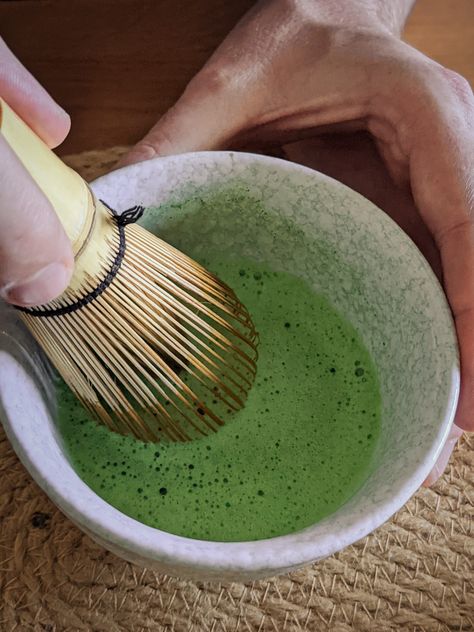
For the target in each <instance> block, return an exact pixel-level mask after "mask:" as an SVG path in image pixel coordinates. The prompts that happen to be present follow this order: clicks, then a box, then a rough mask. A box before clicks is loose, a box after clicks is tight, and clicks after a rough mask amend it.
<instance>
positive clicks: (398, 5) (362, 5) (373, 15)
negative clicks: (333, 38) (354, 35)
mask: <svg viewBox="0 0 474 632" xmlns="http://www.w3.org/2000/svg"><path fill="white" fill-rule="evenodd" d="M299 1H301V0H296V2H297V3H299ZM302 1H303V2H305V3H306V0H302ZM310 4H311V7H312V10H313V15H316V17H319V18H320V19H321V21H323V22H328V23H331V24H334V23H335V22H337V23H338V24H340V25H341V26H345V25H347V26H352V27H356V28H383V29H386V30H387V31H389V32H390V33H393V34H394V35H397V36H399V35H400V34H401V32H402V30H403V27H404V25H405V22H406V20H407V18H408V15H409V13H410V11H411V9H412V7H413V5H414V4H415V0H310Z"/></svg>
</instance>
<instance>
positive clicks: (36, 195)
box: [0, 38, 74, 306]
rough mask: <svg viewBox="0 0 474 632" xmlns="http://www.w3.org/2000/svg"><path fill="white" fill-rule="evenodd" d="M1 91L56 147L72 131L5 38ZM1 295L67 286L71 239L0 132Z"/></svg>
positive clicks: (16, 296)
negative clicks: (8, 46)
mask: <svg viewBox="0 0 474 632" xmlns="http://www.w3.org/2000/svg"><path fill="white" fill-rule="evenodd" d="M0 96H1V97H2V98H3V99H4V100H5V101H6V102H7V103H8V105H9V106H10V107H11V108H12V109H13V110H15V111H16V113H17V114H18V115H19V116H20V117H21V118H22V119H23V120H24V121H25V122H26V123H27V124H28V125H29V126H30V127H31V128H32V129H33V130H34V131H35V132H36V134H37V135H38V136H40V137H41V138H42V139H43V140H44V141H45V142H46V143H47V144H48V145H49V146H50V147H55V146H56V145H58V144H59V143H60V142H62V141H63V140H64V138H65V137H66V135H67V133H68V131H69V126H70V120H69V116H68V115H67V114H66V113H65V112H64V111H63V110H62V109H61V108H60V107H59V106H58V105H57V104H56V103H55V102H54V101H53V100H52V99H51V97H50V96H49V95H48V94H47V92H46V91H45V90H44V89H43V88H42V87H41V86H40V84H39V83H38V82H37V81H36V80H35V79H34V78H33V77H32V76H31V75H30V73H29V72H28V71H27V70H26V68H24V67H23V66H22V65H21V64H20V62H19V61H18V60H17V59H16V57H15V56H14V55H13V54H12V53H11V51H10V50H9V49H8V48H7V46H6V44H5V43H4V42H3V40H2V39H1V38H0ZM0 164H1V169H0V296H1V297H2V298H3V299H4V300H6V301H8V302H10V303H14V304H17V305H22V306H30V305H40V304H42V303H46V302H48V301H49V300H51V299H53V298H56V296H58V295H59V294H61V292H62V291H63V290H64V289H65V288H66V287H67V285H68V283H69V279H70V276H71V274H72V270H73V266H74V258H73V254H72V248H71V244H70V242H69V239H68V238H67V236H66V234H65V232H64V230H63V228H62V226H61V224H60V222H59V220H58V217H57V215H56V213H55V211H54V209H53V207H52V206H51V204H50V202H49V200H48V199H47V198H46V196H45V195H44V194H43V193H42V191H41V190H40V189H39V188H38V186H37V185H36V183H35V182H34V181H33V179H32V178H31V177H30V175H29V174H28V172H27V171H26V169H25V168H24V167H23V165H22V163H21V162H20V161H19V160H18V158H17V157H16V155H15V154H14V152H13V151H12V150H11V148H10V147H9V145H8V144H7V142H6V141H5V139H4V138H3V137H2V136H1V134H0Z"/></svg>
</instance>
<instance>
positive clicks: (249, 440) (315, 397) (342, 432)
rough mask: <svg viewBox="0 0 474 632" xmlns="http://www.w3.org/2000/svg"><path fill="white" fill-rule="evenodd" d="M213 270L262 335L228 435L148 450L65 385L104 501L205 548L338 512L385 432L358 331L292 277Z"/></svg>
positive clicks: (216, 263) (68, 429)
mask: <svg viewBox="0 0 474 632" xmlns="http://www.w3.org/2000/svg"><path fill="white" fill-rule="evenodd" d="M221 257H222V255H220V256H216V257H214V256H209V255H208V256H207V260H206V261H205V262H203V263H204V264H205V265H206V266H207V267H208V268H209V269H211V270H212V271H214V272H215V273H217V274H218V276H219V277H220V278H222V280H224V281H226V282H227V283H228V284H229V285H230V286H231V287H232V288H233V289H234V290H235V291H236V293H237V295H238V296H239V298H240V299H241V300H242V302H243V303H244V304H245V305H246V306H247V308H248V309H249V311H250V313H251V314H252V317H253V319H254V323H255V326H256V328H257V330H258V332H259V334H260V346H259V361H258V373H257V380H256V384H255V386H254V387H253V389H252V391H251V392H250V395H249V398H248V401H247V404H246V406H245V408H244V409H243V410H241V411H240V412H238V413H237V414H236V415H235V416H234V417H233V418H232V420H231V421H230V422H229V423H228V424H227V425H226V426H225V427H223V428H222V429H220V430H219V431H218V432H217V433H216V434H212V435H210V436H208V437H206V438H204V439H200V440H197V441H193V442H190V443H187V444H171V443H166V444H165V443H164V442H163V443H160V444H144V443H141V442H139V441H136V440H135V439H132V438H129V437H122V436H119V435H117V434H114V433H112V432H110V431H108V430H107V429H106V428H105V427H102V426H98V425H96V424H95V423H94V422H93V421H91V420H90V419H89V418H88V415H87V413H86V412H85V411H84V409H83V408H82V407H81V405H80V404H78V403H77V402H76V400H75V398H74V396H73V395H72V394H71V393H70V392H69V390H68V389H67V388H66V387H65V386H62V387H59V422H58V423H59V428H60V432H61V434H62V437H63V439H64V443H65V446H66V448H67V451H68V452H69V454H70V457H71V459H72V463H73V465H74V467H75V468H76V471H77V472H78V474H79V475H80V476H81V477H82V478H83V480H84V481H85V482H86V483H87V484H88V485H89V486H90V487H91V488H92V489H93V490H94V491H95V492H96V493H97V494H98V495H99V496H101V497H102V498H103V499H104V500H106V501H107V502H109V503H110V504H111V505H113V506H114V507H116V508H117V509H119V510H121V511H122V512H123V513H125V514H127V515H129V516H132V517H134V518H136V519H138V520H140V521H141V522H144V523H146V524H148V525H150V526H153V527H157V528H159V529H163V530H165V531H168V532H170V533H174V534H176V535H183V536H188V537H192V538H199V539H203V540H219V541H242V540H259V539H262V538H268V537H272V536H277V535H283V534H286V533H291V532H294V531H296V530H298V529H302V528H304V527H307V526H309V525H311V524H313V523H314V522H316V521H318V520H321V518H324V517H325V516H327V515H328V514H331V513H333V512H334V511H335V510H336V509H338V508H339V507H340V506H341V505H342V504H343V503H344V502H345V501H347V500H348V499H349V498H350V497H351V496H353V494H354V493H355V492H356V491H357V489H358V488H359V487H360V486H361V485H362V483H363V482H364V480H365V478H366V477H367V474H368V471H369V467H370V462H371V457H372V455H373V452H374V448H375V445H376V442H377V437H378V434H379V427H380V395H379V388H378V383H377V377H376V373H375V369H374V365H373V363H372V361H371V358H370V357H369V354H368V352H367V350H366V349H365V348H364V345H363V343H362V341H361V339H360V338H359V336H358V334H357V333H356V331H355V330H354V328H353V327H352V326H351V325H350V323H348V322H347V321H345V320H344V319H343V318H341V316H340V315H339V314H338V313H337V312H336V311H335V310H334V309H333V308H332V307H331V305H330V304H329V303H328V302H327V301H326V299H324V298H323V297H321V296H318V295H317V294H314V292H313V291H312V290H311V289H310V288H309V286H308V285H307V284H306V283H305V282H303V281H302V280H299V279H297V278H295V277H293V276H291V275H289V274H285V273H280V272H278V273H276V272H272V271H271V270H269V269H267V268H266V267H265V266H262V265H260V264H257V263H254V262H250V261H243V260H242V261H223V260H222V258H221Z"/></svg>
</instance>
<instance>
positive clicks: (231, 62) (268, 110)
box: [0, 0, 474, 484]
mask: <svg viewBox="0 0 474 632" xmlns="http://www.w3.org/2000/svg"><path fill="white" fill-rule="evenodd" d="M412 4H413V3H412V2H411V0H392V2H390V3H387V2H385V1H383V0H338V2H328V1H327V0H266V1H264V2H259V3H257V4H256V5H255V6H254V8H253V9H252V10H251V11H250V12H249V13H248V14H247V15H246V16H245V17H244V18H243V19H242V20H241V22H239V24H237V26H236V27H235V28H234V29H233V30H232V32H231V33H230V34H229V35H228V36H227V38H226V39H225V40H224V41H223V43H222V44H221V45H220V46H219V48H218V49H217V50H216V51H215V53H214V54H213V55H212V57H211V58H210V59H209V61H208V62H207V63H206V65H205V66H204V67H203V68H202V70H201V71H200V72H199V73H198V74H197V75H196V76H195V77H194V78H193V79H192V81H191V82H190V83H189V85H188V86H187V88H186V90H185V91H184V93H183V95H182V96H181V98H180V99H179V100H178V101H177V103H176V104H175V105H174V107H172V108H171V110H169V111H168V112H167V113H166V114H165V115H164V116H163V117H162V118H161V119H160V120H159V121H158V122H157V124H156V125H155V126H154V127H153V128H152V129H151V130H150V132H149V133H148V134H147V135H146V136H145V138H143V139H142V140H141V141H140V142H139V143H138V144H137V145H136V146H135V147H134V148H133V149H132V150H131V151H130V152H129V153H128V155H126V156H125V157H124V159H123V160H122V163H121V164H122V165H124V164H131V163H133V162H137V161H141V160H147V159H149V158H152V157H154V156H164V155H169V154H174V153H181V152H185V151H197V150H206V149H222V148H234V149H247V150H254V151H255V150H257V151H261V150H265V151H273V150H275V151H277V152H281V151H282V149H281V146H282V143H283V144H284V148H283V152H284V155H286V156H287V157H289V158H291V159H295V160H299V161H301V162H304V163H305V164H309V165H310V166H313V167H315V168H318V169H320V170H321V171H325V172H327V173H329V174H330V175H333V176H335V177H337V178H339V179H341V180H342V181H344V182H347V183H348V184H350V185H351V186H353V187H354V188H356V189H357V190H359V191H360V192H362V193H363V194H365V195H367V197H369V198H370V199H372V200H373V201H374V202H376V203H377V204H378V205H379V206H381V207H382V208H383V209H384V210H385V211H386V212H387V213H389V214H390V215H391V216H392V217H393V218H394V219H395V221H398V223H399V224H400V225H401V226H402V227H403V228H404V230H406V232H407V233H408V234H409V235H410V236H411V237H412V238H413V239H414V240H415V242H416V243H417V244H418V245H419V247H420V248H421V249H422V251H423V252H424V253H425V255H426V257H427V258H428V260H429V261H430V262H431V264H432V266H433V268H434V270H435V272H436V273H437V274H438V275H439V277H440V279H441V280H442V282H443V284H444V287H445V290H446V294H447V296H448V299H449V302H450V305H451V308H452V311H453V315H454V318H455V321H456V328H457V333H458V338H459V343H460V348H461V365H462V366H461V368H462V385H461V399H460V404H459V408H458V412H457V416H456V424H457V425H456V426H454V427H453V430H452V432H451V435H450V437H449V439H448V441H447V443H446V446H445V448H444V450H443V454H442V455H441V457H440V459H439V461H438V463H437V465H436V467H435V468H434V470H433V472H432V474H431V475H430V477H429V479H428V480H427V484H430V483H432V482H434V481H435V480H436V479H437V478H438V477H439V475H440V474H441V473H442V472H443V470H444V468H445V466H446V464H447V461H448V459H449V455H450V453H451V451H452V449H453V448H454V446H455V444H456V441H457V439H458V437H459V436H460V435H461V434H462V429H464V430H473V429H474V414H473V411H474V327H473V326H472V325H471V322H472V318H473V316H474V225H473V219H472V218H473V212H474V125H473V122H474V97H473V94H472V91H471V88H470V86H469V84H468V83H467V82H466V80H465V79H463V78H462V77H460V76H459V75H457V74H456V73H454V72H452V71H450V70H447V69H446V68H443V67H442V66H440V65H439V64H437V63H435V62H434V61H432V60H430V59H428V58H427V57H425V56H424V55H422V54H421V53H420V52H418V51H416V50H415V49H413V48H411V47H410V46H408V45H407V44H405V43H403V42H402V41H401V40H400V38H399V36H400V33H401V31H402V28H403V24H404V21H405V19H406V17H407V15H408V12H409V10H410V8H411V5H412ZM5 54H7V55H11V53H9V52H7V53H5V49H2V50H1V51H0V55H1V56H4V55H5ZM8 59H10V58H8V57H7V60H8ZM16 63H18V62H16ZM22 72H26V71H24V69H23V71H22ZM3 77H4V75H3ZM3 81H5V78H3ZM38 89H39V88H38V87H35V89H34V90H33V89H32V90H31V91H30V95H31V93H32V92H34V91H35V90H38ZM0 90H4V87H3V85H2V79H1V77H0ZM36 103H37V101H36ZM46 107H49V108H52V107H53V106H52V105H51V104H50V105H49V106H46ZM51 112H52V110H50V114H49V115H48V116H50V117H51V116H53V117H54V115H52V114H51ZM48 116H45V115H44V114H42V119H41V120H42V125H44V123H45V121H47V120H51V119H50V118H48ZM29 120H30V121H31V120H32V119H29ZM62 120H63V119H62ZM62 124H63V125H64V122H63V123H62ZM0 149H1V147H0ZM2 208H3V209H5V206H3V205H2V200H1V198H0V221H1V222H2V224H3V223H4V221H5V216H6V212H5V211H2ZM2 215H3V218H2ZM49 221H50V220H49V219H48V222H49ZM48 225H50V226H51V227H52V230H56V228H55V226H54V222H53V221H52V220H51V223H50V224H49V223H48ZM2 232H3V231H2ZM54 248H56V246H54ZM59 250H61V248H60V247H59V249H58V252H59ZM52 251H53V248H51V247H50V250H49V252H50V253H51V252H52ZM61 252H62V254H61V255H60V256H59V257H58V256H56V254H57V253H56V254H55V257H56V260H57V259H61V257H64V252H63V251H61ZM50 256H52V255H50ZM12 257H13V259H14V258H15V256H14V255H12V254H11V251H9V250H8V249H6V248H5V244H2V242H1V241H0V270H2V269H4V267H5V266H6V267H7V269H8V266H12V265H13V266H15V265H16V264H15V263H14V262H13V263H12V261H11V259H12ZM1 274H2V273H1V272H0V276H1ZM10 277H11V275H10ZM11 278H12V277H11ZM2 283H4V278H0V286H1V285H2ZM4 287H5V286H4ZM0 291H1V290H0ZM3 294H4V296H6V298H7V299H10V300H12V302H15V301H14V300H13V299H12V297H11V296H9V295H8V293H5V290H4V291H3Z"/></svg>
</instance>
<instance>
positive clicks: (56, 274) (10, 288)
mask: <svg viewBox="0 0 474 632" xmlns="http://www.w3.org/2000/svg"><path fill="white" fill-rule="evenodd" d="M70 276H71V271H70V270H69V269H68V268H67V267H66V266H64V265H63V264H62V263H50V264H49V265H47V266H45V267H44V268H42V269H41V270H39V271H38V272H36V273H35V274H33V275H32V276H31V277H30V278H29V279H26V280H25V281H21V282H18V281H16V282H14V283H9V284H8V285H5V286H4V287H3V288H1V290H0V295H1V296H2V297H3V298H4V299H5V300H6V301H8V302H9V303H13V304H14V305H21V306H23V307H31V306H34V305H43V304H44V303H47V302H48V301H51V300H52V299H53V298H56V297H57V296H59V295H60V294H61V293H62V292H63V291H64V290H65V288H66V287H67V285H68V283H69V279H70Z"/></svg>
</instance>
